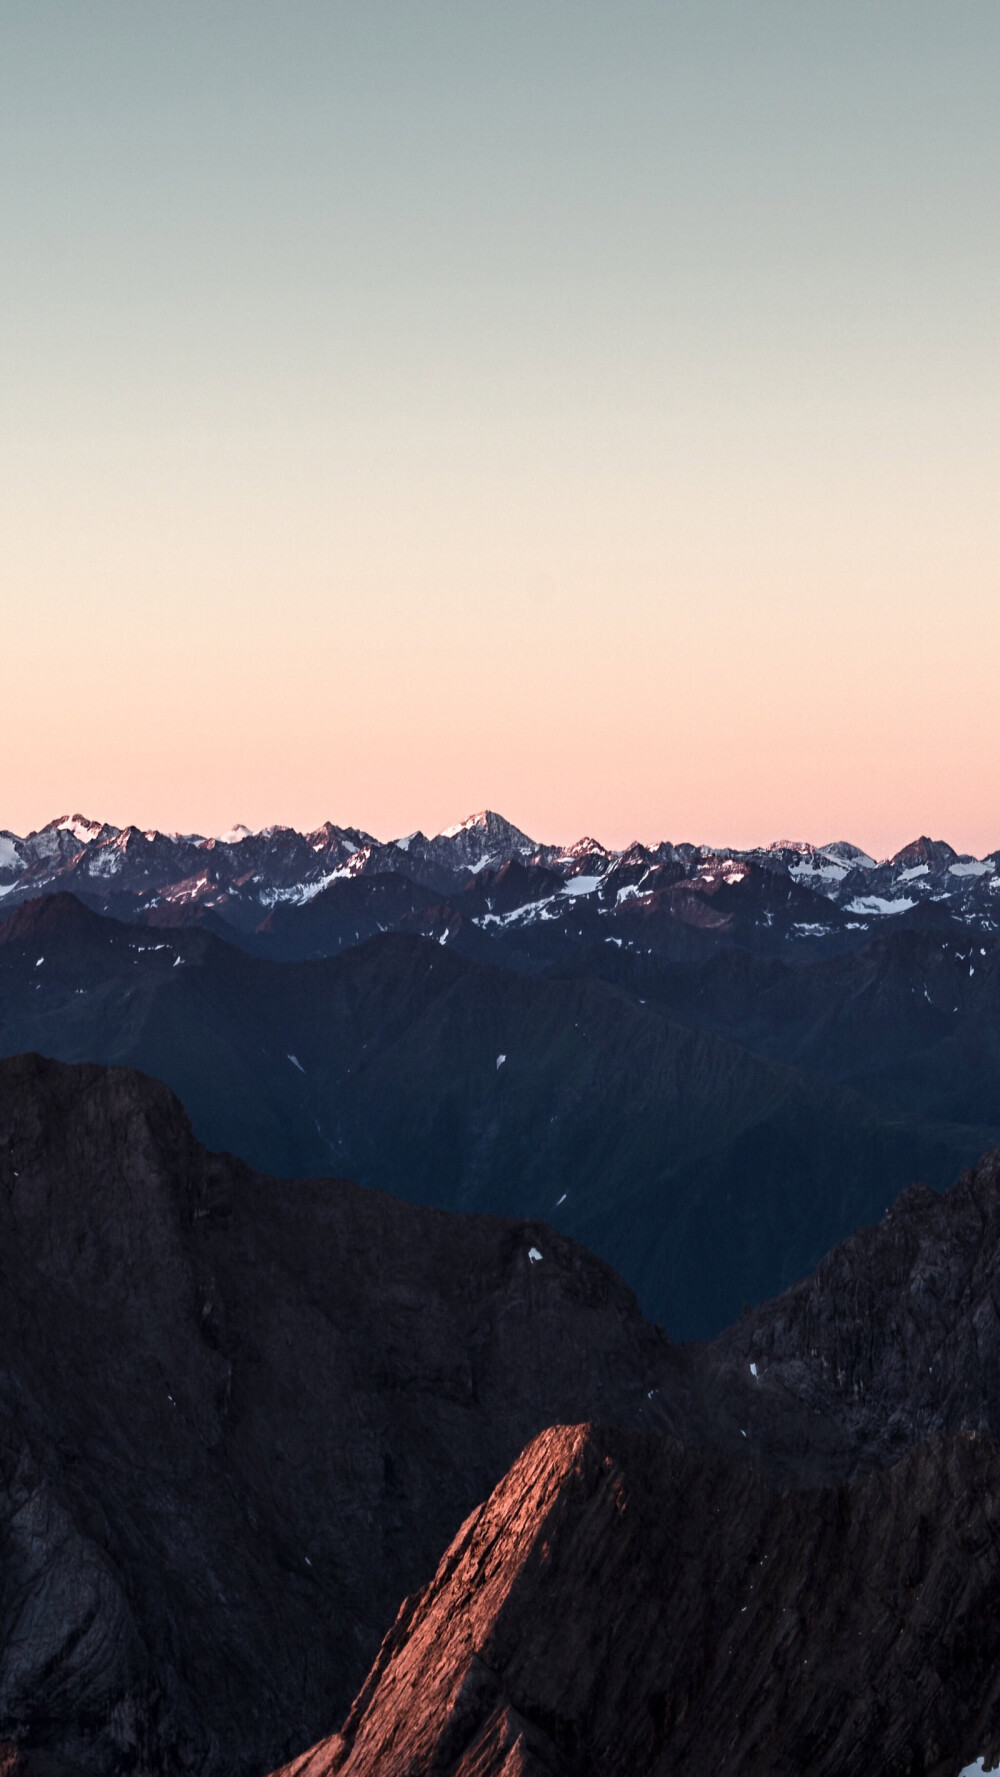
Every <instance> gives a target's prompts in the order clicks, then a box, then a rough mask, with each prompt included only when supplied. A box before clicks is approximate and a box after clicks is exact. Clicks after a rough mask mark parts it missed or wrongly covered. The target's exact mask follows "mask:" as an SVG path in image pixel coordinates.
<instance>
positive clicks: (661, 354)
mask: <svg viewBox="0 0 1000 1777" xmlns="http://www.w3.org/2000/svg"><path fill="white" fill-rule="evenodd" d="M998 72H1000V8H998V7H997V6H996V4H995V0H953V4H951V5H949V6H947V7H946V6H942V5H941V4H940V0H933V3H928V0H878V3H877V4H872V0H838V4H837V5H835V6H831V5H829V4H826V3H820V0H686V3H684V4H674V3H672V0H615V3H613V0H603V3H601V4H595V3H594V0H504V3H503V5H500V6H498V5H496V3H495V0H491V3H490V4H488V5H487V4H485V3H484V0H447V3H445V0H285V3H284V4H280V5H279V4H278V3H277V0H269V3H266V4H265V3H263V0H171V3H170V5H169V6H167V5H163V4H155V5H154V4H152V3H150V0H86V4H84V3H83V0H3V4H2V6H0V240H2V243H3V246H2V252H0V827H6V828H10V829H13V830H15V831H26V830H28V829H29V828H31V827H37V826H39V825H41V824H42V823H43V822H44V821H45V820H47V819H48V818H50V817H51V816H53V815H55V814H62V813H70V812H76V811H80V812H82V813H85V814H88V815H93V816H96V817H99V818H106V819H109V820H112V821H115V822H116V823H117V824H124V823H125V822H128V821H135V822H137V823H138V824H140V825H143V826H152V825H158V826H161V827H164V828H180V829H183V830H193V829H197V830H200V831H203V832H212V831H221V830H222V829H224V828H227V827H229V826H230V825H231V824H232V823H233V822H235V821H244V822H246V823H247V824H248V825H250V826H258V825H263V824H265V823H268V822H272V821H282V822H289V823H292V824H294V825H298V826H302V827H311V826H314V825H316V824H318V823H319V822H320V821H322V820H324V819H327V818H330V819H332V820H335V821H337V822H340V823H342V824H357V825H359V826H362V827H364V828H365V829H367V830H368V831H370V832H375V833H377V834H379V835H380V836H383V837H387V836H390V835H392V834H396V833H401V832H408V831H410V830H412V829H413V828H415V827H418V826H419V827H422V828H423V829H424V830H425V831H429V832H430V831H436V830H437V829H438V828H440V827H441V826H443V825H445V824H447V823H449V822H451V821H454V820H457V819H459V818H461V817H462V816H464V815H466V814H468V813H469V812H471V811H472V810H474V809H478V808H482V807H493V808H497V809H499V810H500V811H501V812H503V813H504V814H506V815H507V816H508V817H509V818H510V819H512V820H514V821H516V822H517V824H518V825H519V826H521V827H523V828H525V829H526V830H527V831H529V832H530V833H532V834H533V835H534V836H535V837H538V838H540V839H554V840H569V839H572V838H574V837H576V836H577V835H578V834H580V833H582V832H589V833H593V834H595V835H596V836H597V837H599V838H600V839H602V840H603V841H604V842H605V843H609V844H616V843H617V844H624V843H627V842H628V841H629V840H631V839H633V838H635V837H641V838H644V839H647V840H650V841H654V840H657V839H660V838H670V839H673V840H675V841H679V840H683V839H689V840H696V841H702V842H708V843H717V844H729V845H740V844H753V843H758V842H763V843H766V842H767V841H769V840H772V839H775V838H801V837H806V838H811V839H813V840H815V841H817V842H825V841H828V840H830V839H832V838H838V837H842V838H849V839H852V840H854V841H855V842H856V843H858V844H861V845H864V846H865V847H866V849H868V850H870V851H873V852H875V853H876V854H878V855H886V854H888V853H889V852H891V851H892V850H894V849H895V848H896V847H898V846H899V845H901V844H902V843H903V842H905V841H906V840H909V839H911V838H913V837H914V836H916V835H917V834H918V833H923V832H928V833H931V834H932V835H934V836H938V837H945V838H947V839H949V840H950V841H951V843H952V844H954V845H956V846H957V847H959V849H963V850H969V851H973V852H977V853H981V852H983V851H985V850H987V849H992V848H994V847H996V846H998V845H1000V700H998V696H997V678H998V662H1000V535H998V533H1000V526H998V510H1000V499H998V479H1000V478H998V470H1000V399H998V397H1000V374H998V372H1000V332H998V324H997V317H998V313H1000V304H998V298H1000V278H998V270H1000V230H998V226H997V212H998V197H1000V109H998V107H997V104H996V90H997V77H998Z"/></svg>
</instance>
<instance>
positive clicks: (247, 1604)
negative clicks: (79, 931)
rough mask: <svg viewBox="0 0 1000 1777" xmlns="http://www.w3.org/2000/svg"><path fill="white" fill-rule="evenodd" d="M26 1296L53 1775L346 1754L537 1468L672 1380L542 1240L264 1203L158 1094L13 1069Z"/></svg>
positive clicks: (306, 1196)
mask: <svg viewBox="0 0 1000 1777" xmlns="http://www.w3.org/2000/svg"><path fill="white" fill-rule="evenodd" d="M532 1252H535V1253H537V1254H539V1255H540V1256H539V1257H537V1258H532V1256H531V1255H532ZM0 1283H2V1288H0V1539H2V1540H0V1547H2V1562H0V1630H2V1651H0V1738H2V1737H3V1736H7V1737H8V1738H9V1739H11V1740H12V1741H15V1742H17V1743H18V1745H19V1747H20V1749H21V1756H22V1761H23V1759H24V1758H27V1760H28V1761H29V1763H30V1768H31V1769H32V1770H38V1771H44V1769H47V1767H46V1766H45V1760H46V1758H47V1759H48V1761H49V1764H51V1762H52V1760H56V1761H58V1760H59V1759H62V1760H64V1761H66V1762H67V1763H68V1764H69V1765H70V1766H73V1767H77V1768H79V1769H82V1770H85V1771H87V1772H91V1773H100V1774H107V1777H112V1773H118V1772H122V1771H126V1770H129V1769H135V1770H136V1771H137V1772H138V1771H149V1770H152V1771H156V1772H185V1771H191V1772H198V1773H242V1772H252V1771H254V1770H262V1769H265V1768H267V1766H268V1765H269V1764H271V1765H273V1764H274V1763H276V1762H278V1760H279V1759H280V1757H281V1756H283V1755H286V1754H287V1753H290V1752H291V1751H293V1750H295V1749H297V1748H300V1747H302V1746H304V1745H307V1744H309V1742H310V1741H311V1740H314V1739H316V1738H317V1737H318V1736H319V1735H320V1734H322V1733H324V1732H329V1731H330V1729H332V1728H333V1727H335V1726H336V1724H337V1722H338V1721H339V1720H340V1719H341V1718H342V1716H343V1713H344V1710H345V1709H346V1707H347V1705H348V1703H349V1702H350V1698H351V1696H352V1695H353V1693H354V1691H355V1689H356V1688H357V1685H358V1684H359V1683H360V1681H361V1679H362V1677H363V1674H364V1672H365V1670H366V1669H367V1667H368V1665H369V1663H370V1661H371V1659H372V1657H373V1656H374V1654H375V1652H376V1650H377V1647H378V1644H379V1640H380V1638H381V1636H382V1634H383V1633H384V1630H385V1626H386V1624H387V1623H388V1622H391V1620H392V1618H393V1616H394V1614H395V1611H396V1608H397V1606H398V1603H399V1600H400V1598H401V1597H402V1596H403V1595H404V1593H406V1592H407V1591H410V1590H412V1589H413V1588H414V1586H416V1585H418V1584H420V1583H421V1582H422V1581H423V1580H424V1579H425V1578H426V1576H427V1574H428V1573H430V1572H432V1571H433V1568H434V1564H435V1562H436V1560H437V1558H438V1556H439V1554H440V1551H441V1549H442V1548H443V1547H444V1546H445V1544H446V1543H447V1542H448V1541H449V1539H450V1538H451V1537H452V1536H453V1535H454V1533H455V1530H456V1528H457V1527H458V1525H459V1524H460V1522H461V1520H462V1519H463V1517H464V1516H465V1515H466V1514H467V1513H468V1511H469V1510H470V1509H471V1508H472V1507H473V1506H474V1505H475V1504H476V1502H477V1501H479V1500H481V1499H482V1498H484V1497H485V1496H486V1494H487V1493H488V1492H489V1490H490V1488H491V1487H492V1486H493V1485H494V1484H495V1482H496V1481H497V1480H498V1478H499V1477H500V1476H501V1475H502V1474H503V1472H504V1470H505V1469H506V1468H507V1466H508V1465H509V1463H510V1462H511V1461H512V1460H513V1459H514V1457H515V1456H516V1455H517V1453H518V1451H519V1450H520V1449H521V1448H522V1447H523V1446H524V1444H525V1443H526V1442H527V1441H528V1440H529V1439H530V1438H531V1437H533V1436H534V1435H535V1434H536V1433H537V1432H538V1431H539V1430H540V1429H541V1428H542V1427H544V1426H545V1425H547V1424H550V1423H552V1422H553V1421H556V1420H559V1419H565V1418H567V1417H572V1418H577V1417H581V1416H584V1415H586V1416H593V1415H598V1416H602V1417H612V1418H614V1419H617V1420H624V1421H625V1422H628V1423H632V1424H642V1423H647V1424H648V1423H652V1422H653V1420H654V1416H655V1417H656V1418H658V1419H660V1420H661V1421H662V1420H663V1408H662V1407H661V1406H660V1401H661V1400H662V1399H663V1398H664V1397H665V1396H669V1394H670V1382H669V1375H670V1371H671V1366H672V1364H673V1363H674V1362H675V1356H674V1354H673V1353H672V1352H671V1348H670V1347H669V1346H668V1344H667V1341H666V1340H665V1338H664V1337H663V1335H662V1334H661V1333H659V1332H658V1331H657V1330H656V1329H655V1328H653V1327H650V1326H649V1325H648V1324H647V1323H646V1322H644V1321H643V1320H642V1318H641V1316H640V1314H639V1312H638V1310H637V1308H636V1306H635V1303H634V1300H633V1298H632V1296H631V1295H630V1293H629V1292H628V1291H627V1290H626V1289H625V1288H624V1286H623V1285H622V1284H621V1283H620V1282H619V1281H618V1279H617V1278H616V1277H615V1276H614V1274H613V1273H612V1272H610V1271H609V1270H608V1268H607V1267H606V1266H605V1265H603V1264H602V1263H601V1262H600V1261H599V1260H597V1259H594V1258H592V1257H591V1256H590V1255H589V1254H587V1253H586V1252H584V1251H582V1250H581V1249H580V1248H579V1247H576V1246H574V1245H573V1243H572V1242H570V1241H569V1240H566V1239H564V1238H562V1237H560V1236H559V1235H557V1234H555V1233H553V1232H552V1231H551V1230H550V1229H548V1228H544V1227H542V1226H541V1225H540V1224H530V1223H528V1224H526V1223H517V1222H505V1221H500V1220H494V1219H487V1218H473V1217H468V1218H466V1217H456V1216H449V1215H446V1214H444V1213H441V1212H437V1211H434V1210H427V1209H420V1208H416V1207H413V1206H410V1205H406V1204H400V1203H396V1202H394V1201H393V1200H392V1199H390V1198H388V1197H385V1196H383V1195H382V1194H380V1193H378V1192H374V1191H366V1190H363V1189H360V1188H359V1187H357V1186H354V1185H349V1184H342V1183H337V1182H335V1181H331V1180H324V1181H312V1182H310V1181H296V1182H292V1183H288V1182H280V1181H276V1180H273V1179H268V1178H263V1177H261V1176H259V1175H256V1174H254V1173H252V1172H250V1171H249V1170H248V1169H247V1168H246V1167H245V1166H243V1165H242V1164H241V1163H239V1162H237V1161H234V1160H232V1159H230V1158H229V1157H227V1156H225V1155H212V1154H208V1153H206V1151H205V1150H204V1149H203V1148H201V1147H200V1146H199V1144H198V1143H197V1142H196V1141H195V1140H194V1139H193V1137H192V1135H191V1131H190V1127H189V1125H188V1123H187V1120H186V1118H185V1117H184V1115H183V1113H182V1112H181V1110H180V1107H179V1106H178V1104H177V1102H176V1100H175V1099H174V1098H173V1097H172V1095H171V1094H170V1093H169V1092H168V1091H167V1090H166V1089H165V1088H164V1087H162V1086H160V1085H159V1084H157V1083H156V1082H154V1081H151V1080H147V1079H144V1078H142V1077H141V1076H138V1075H135V1074H131V1073H128V1072H125V1071H120V1070H108V1069H103V1068H98V1067H90V1066H84V1067H75V1068H74V1067H66V1066H63V1065H61V1064H59V1063H55V1062H46V1061H42V1060H40V1059H39V1058H38V1057H32V1056H26V1057H20V1058H18V1059H15V1060H8V1061H5V1062H3V1063H0ZM651 1390H654V1391H655V1390H659V1394H658V1395H657V1394H655V1393H654V1396H653V1401H652V1402H650V1400H649V1398H648V1397H649V1394H650V1391H651ZM31 1761H33V1762H31ZM52 1768H53V1769H55V1766H53V1767H52Z"/></svg>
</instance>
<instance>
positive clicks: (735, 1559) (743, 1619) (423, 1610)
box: [282, 1426, 1000, 1777]
mask: <svg viewBox="0 0 1000 1777" xmlns="http://www.w3.org/2000/svg"><path fill="white" fill-rule="evenodd" d="M998 1583H1000V1452H998V1451H997V1448H996V1446H995V1445H994V1444H993V1442H992V1441H991V1440H989V1439H986V1438H982V1437H978V1436H976V1435H974V1434H973V1435H969V1436H966V1437H963V1438H957V1439H953V1440H943V1439H936V1440H933V1441H931V1442H929V1443H925V1444H923V1445H921V1446H919V1448H917V1449H916V1450H914V1451H912V1452H910V1453H909V1454H908V1455H907V1456H906V1457H905V1458H904V1459H903V1461H902V1462H900V1463H899V1464H898V1466H897V1467H895V1468H893V1469H892V1470H890V1471H889V1472H888V1473H881V1474H877V1475H874V1476H871V1477H869V1478H868V1479H867V1480H865V1481H863V1482H859V1483H857V1484H856V1485H855V1486H853V1487H846V1486H842V1487H839V1488H830V1489H824V1490H818V1491H801V1492H791V1493H785V1494H779V1493H776V1492H775V1491H774V1490H773V1489H772V1487H771V1486H770V1485H769V1484H768V1483H767V1482H766V1481H765V1480H764V1478H763V1477H762V1476H761V1475H760V1474H759V1473H757V1472H755V1471H754V1470H753V1469H751V1468H750V1467H749V1466H748V1465H746V1464H737V1463H733V1462H730V1461H726V1460H724V1459H720V1458H712V1457H705V1456H699V1455H695V1454H693V1453H691V1452H690V1451H687V1450H685V1449H684V1448H683V1447H682V1446H681V1445H679V1444H677V1443H674V1442H671V1441H669V1440H663V1439H655V1438H652V1437H649V1436H644V1435H641V1434H631V1435H629V1434H625V1433H621V1432H617V1431H609V1430H605V1429H602V1428H594V1427H591V1426H583V1427H579V1426H578V1427H557V1428H554V1429H552V1430H550V1431H548V1432H545V1433H543V1434H542V1435H541V1437H539V1438H538V1439H536V1440H535V1442H534V1443H533V1444H532V1445H531V1446H530V1447H529V1448H528V1449H527V1450H526V1451H525V1453H524V1455H523V1456H522V1457H521V1459H520V1460H519V1462H518V1463H516V1464H515V1466H514V1468H513V1469H512V1471H511V1472H510V1474H509V1475H508V1476H507V1477H506V1478H505V1480H504V1481H503V1482H502V1483H501V1485H500V1486H499V1487H498V1488H497V1489H496V1491H495V1492H494V1494H493V1496H492V1497H491V1498H490V1499H489V1500H488V1501H487V1502H486V1504H485V1505H484V1506H482V1507H481V1508H480V1510H479V1511H477V1512H475V1513H473V1514H472V1516H471V1517H470V1518H469V1519H468V1520H467V1521H466V1523H465V1524H464V1525H463V1527H462V1529H461V1531H460V1533H459V1535H458V1536H457V1537H456V1538H455V1540H454V1542H453V1543H452V1544H451V1546H450V1548H449V1549H448V1551H447V1553H446V1554H445V1556H444V1558H443V1560H442V1561H441V1564H440V1566H439V1568H438V1571H437V1574H436V1575H435V1577H434V1579H433V1580H432V1581H431V1582H430V1584H429V1585H428V1586H426V1587H425V1588H424V1589H423V1591H422V1592H420V1593H418V1594H417V1595H416V1596H415V1597H414V1598H411V1599H410V1600H408V1601H407V1602H406V1603H405V1604H404V1605H403V1607H402V1609H401V1610H400V1612H399V1615H398V1617H397V1619H396V1622H395V1625H394V1627H393V1628H392V1630H391V1631H390V1633H389V1635H388V1636H387V1637H386V1641H385V1643H384V1645H383V1648H382V1651H381V1653H380V1655H379V1659H378V1662H377V1663H376V1665H375V1667H374V1669H373V1671H372V1673H371V1675H370V1677H369V1679H368V1682H367V1684H366V1685H365V1687H364V1688H363V1690H362V1691H361V1693H360V1695H359V1697H358V1699H357V1701H356V1703H355V1705H354V1707H353V1709H352V1710H351V1712H350V1715H349V1716H348V1718H347V1721H346V1723H345V1724H344V1727H343V1730H342V1732H341V1733H340V1734H337V1735H335V1736H333V1737H332V1738H331V1739H330V1740H328V1741H327V1742H325V1743H324V1744H323V1745H320V1746H318V1747H316V1748H314V1749H313V1751H312V1752H311V1753H308V1754H306V1755H305V1756H304V1757H302V1758H300V1759H298V1760H296V1761H294V1762H293V1763H292V1764H290V1765H289V1766H287V1767H286V1768H285V1770H284V1772H283V1774H282V1777H388V1774H389V1773H391V1774H392V1777H691V1774H693V1773H697V1777H714V1774H715V1773H717V1772H718V1773H721V1772H729V1771H731V1772H736V1773H739V1777H804V1774H806V1773H807V1774H808V1777H903V1774H904V1773H905V1774H907V1777H912V1774H915V1773H918V1772H920V1773H925V1774H926V1777H956V1774H957V1773H958V1772H959V1771H960V1770H961V1769H962V1767H963V1766H964V1765H965V1764H966V1763H967V1762H970V1761H971V1760H972V1759H973V1758H975V1757H976V1756H977V1755H979V1754H982V1753H984V1752H987V1753H988V1752H990V1751H996V1750H997V1749H1000V1616H998V1615H997V1612H996V1609H995V1597H996V1589H997V1585H998Z"/></svg>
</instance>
